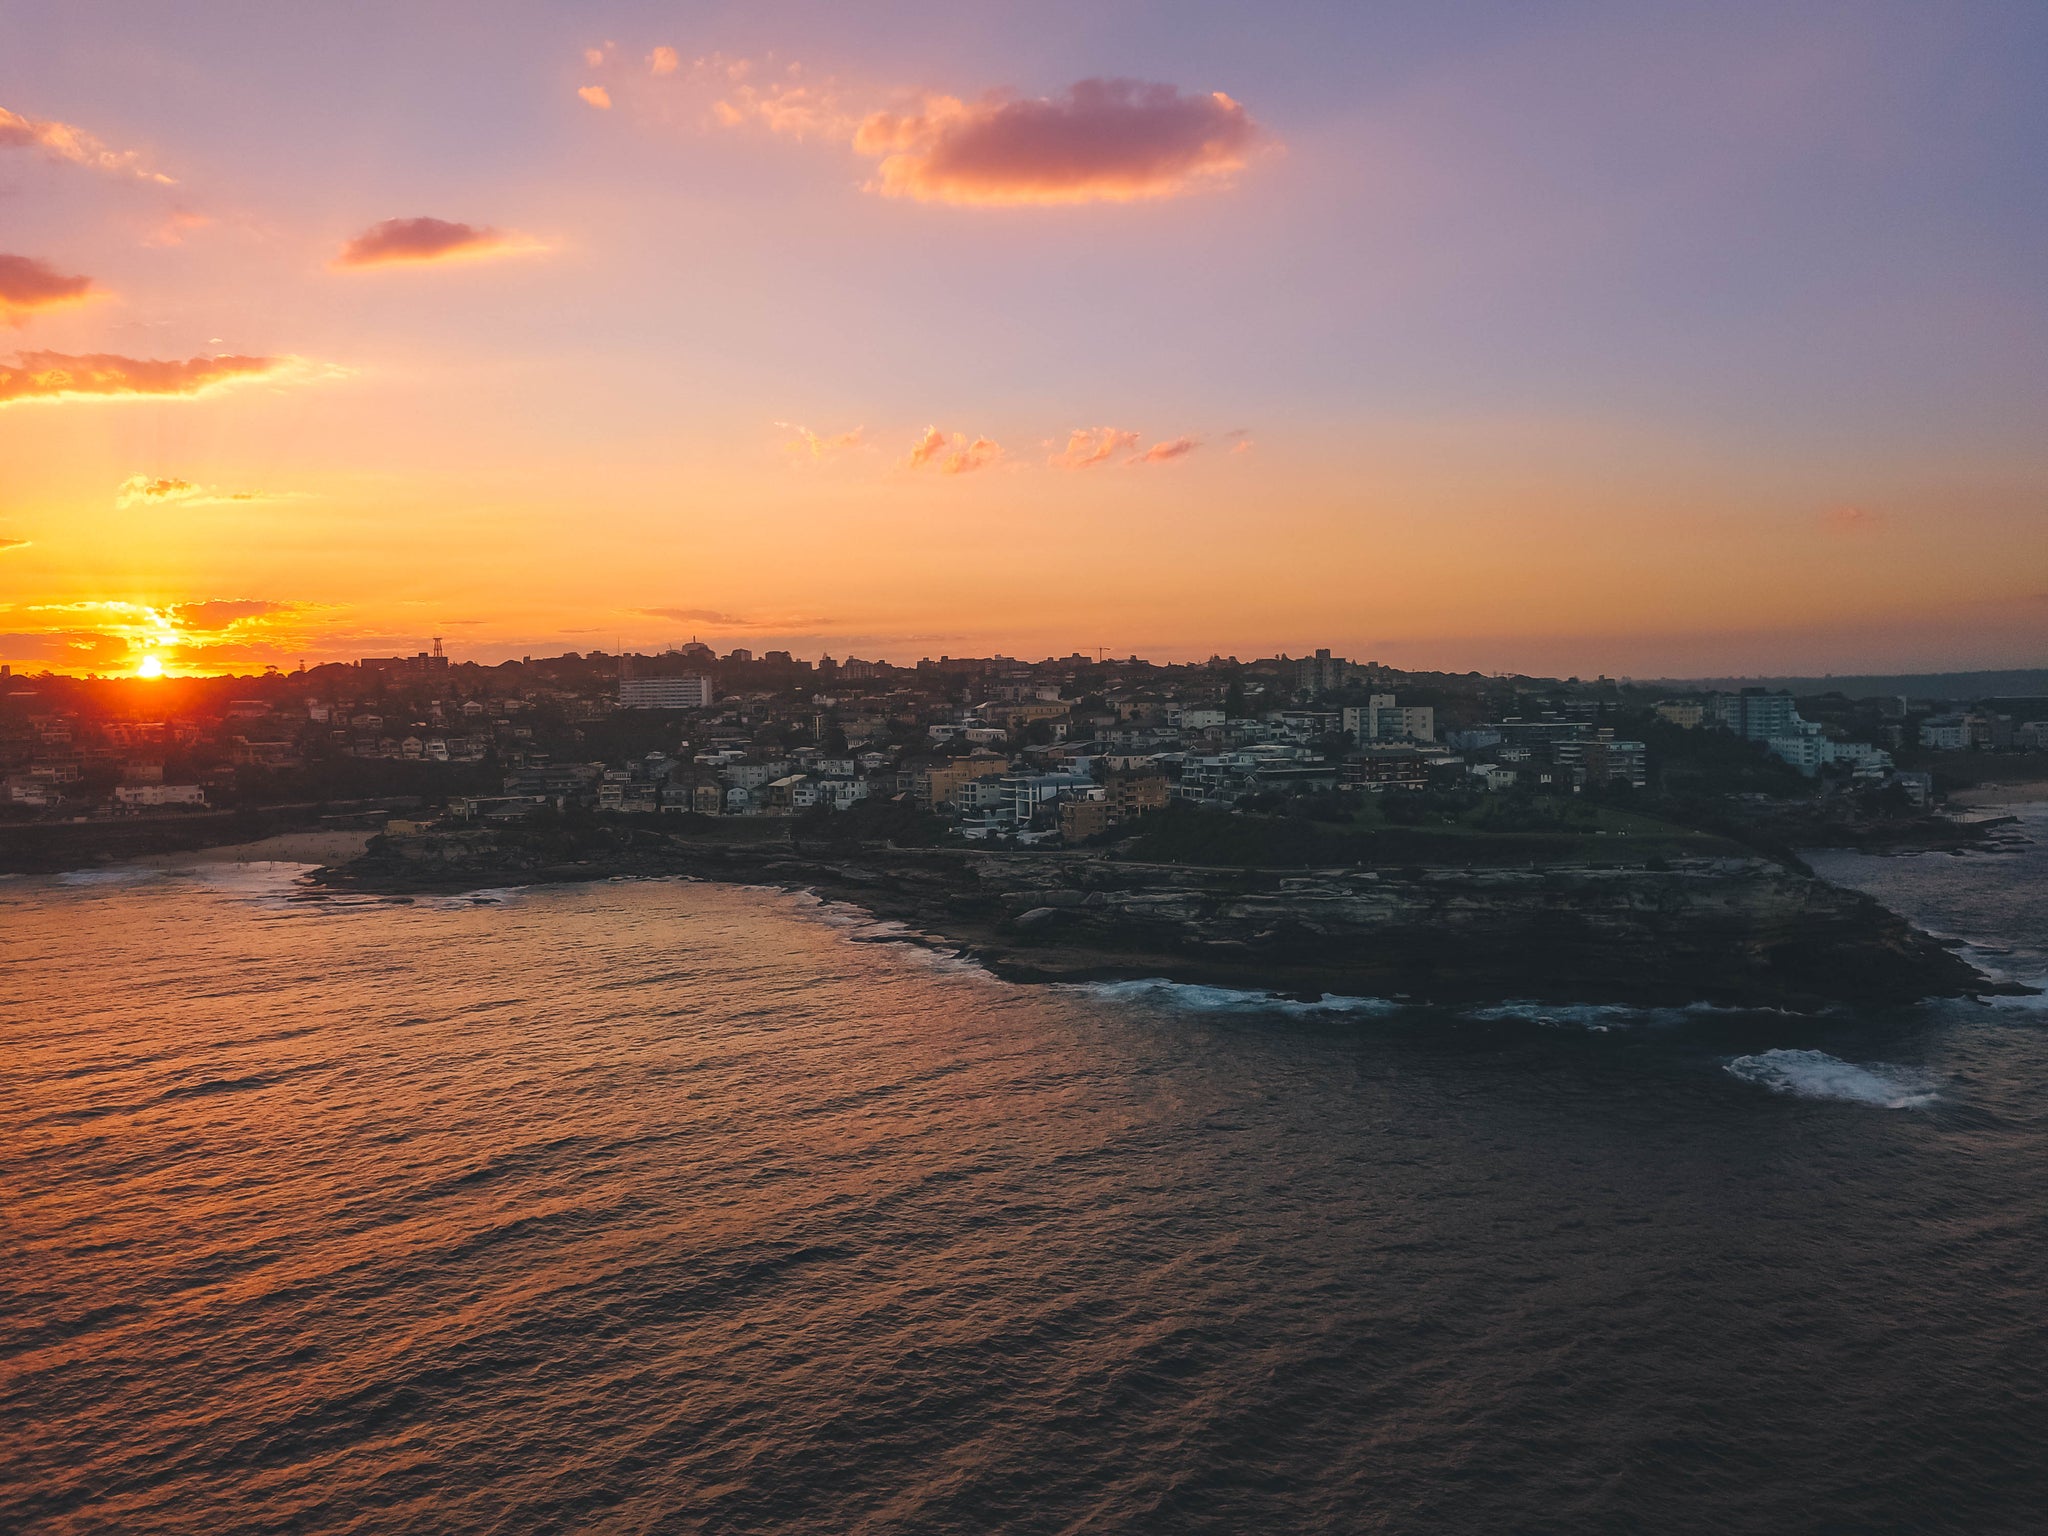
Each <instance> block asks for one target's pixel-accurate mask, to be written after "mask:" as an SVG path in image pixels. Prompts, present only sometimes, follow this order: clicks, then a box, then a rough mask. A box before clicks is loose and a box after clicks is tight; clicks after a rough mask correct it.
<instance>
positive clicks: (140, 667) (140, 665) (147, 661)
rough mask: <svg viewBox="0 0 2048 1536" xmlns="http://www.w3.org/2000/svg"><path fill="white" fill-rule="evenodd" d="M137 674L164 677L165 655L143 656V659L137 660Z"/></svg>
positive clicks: (138, 675) (139, 675)
mask: <svg viewBox="0 0 2048 1536" xmlns="http://www.w3.org/2000/svg"><path fill="white" fill-rule="evenodd" d="M135 675H136V676H137V677H162V676H163V675H164V659H163V657H161V656H145V657H143V658H142V660H141V661H139V662H137V663H136V665H135Z"/></svg>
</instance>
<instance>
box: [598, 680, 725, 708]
mask: <svg viewBox="0 0 2048 1536" xmlns="http://www.w3.org/2000/svg"><path fill="white" fill-rule="evenodd" d="M710 707H711V679H710V678H708V677H701V676H692V677H628V678H621V679H620V681H619V708H621V709H709V708H710Z"/></svg>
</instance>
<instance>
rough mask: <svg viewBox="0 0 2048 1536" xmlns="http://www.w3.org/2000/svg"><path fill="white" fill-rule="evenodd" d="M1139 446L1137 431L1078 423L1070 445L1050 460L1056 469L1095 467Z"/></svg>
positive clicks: (1068, 443) (1069, 435)
mask: <svg viewBox="0 0 2048 1536" xmlns="http://www.w3.org/2000/svg"><path fill="white" fill-rule="evenodd" d="M1137 446H1138V434H1137V433H1135V432H1126V431H1123V430H1122V429H1121V428H1118V427H1076V428H1074V430H1073V431H1072V432H1070V433H1068V434H1067V446H1066V447H1065V448H1063V449H1061V450H1060V451H1059V452H1058V453H1056V454H1054V455H1053V456H1052V458H1051V459H1050V460H1049V461H1048V462H1050V463H1051V464H1052V466H1053V468H1055V469H1093V468H1095V467H1096V466H1097V465H1098V464H1107V463H1108V462H1109V461H1110V460H1111V459H1113V458H1115V457H1116V456H1117V455H1118V454H1120V453H1128V452H1129V451H1130V450H1131V449H1133V448H1135V447H1137Z"/></svg>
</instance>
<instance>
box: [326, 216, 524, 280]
mask: <svg viewBox="0 0 2048 1536" xmlns="http://www.w3.org/2000/svg"><path fill="white" fill-rule="evenodd" d="M539 249H541V246H540V244H539V242H537V241H534V240H531V239H529V238H528V237H526V236H525V235H519V234H514V233H512V232H511V231H509V230H502V229H488V228H479V227H478V226H476V225H474V224H457V223H453V222H451V221H450V220H447V219H430V218H426V217H421V218H416V219H386V220H385V221H384V222H383V223H381V224H372V225H371V226H370V227H369V228H368V229H366V230H364V231H363V232H362V233H361V234H360V235H357V236H356V237H355V239H353V240H351V241H349V243H348V244H347V245H344V246H343V247H342V248H341V253H340V254H339V255H337V256H336V257H335V258H334V260H333V261H331V262H330V263H328V265H329V266H332V267H335V268H337V269H344V270H345V269H349V268H355V267H384V266H392V265H396V264H400V263H419V262H431V261H461V260H469V259H473V258H475V257H479V256H510V255H515V254H519V253H522V252H528V251H537V250H539Z"/></svg>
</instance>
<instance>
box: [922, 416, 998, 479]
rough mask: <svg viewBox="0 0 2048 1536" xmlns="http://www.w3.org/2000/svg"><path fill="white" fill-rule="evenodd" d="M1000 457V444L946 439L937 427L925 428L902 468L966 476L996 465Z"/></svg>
mask: <svg viewBox="0 0 2048 1536" xmlns="http://www.w3.org/2000/svg"><path fill="white" fill-rule="evenodd" d="M1002 456H1003V448H1002V444H1000V443H997V442H995V441H993V440H991V439H989V438H986V437H977V438H972V439H970V438H968V437H967V436H966V435H965V434H964V433H960V432H955V433H953V434H952V435H951V436H950V437H949V436H947V434H945V433H944V432H941V431H940V430H939V429H938V428H937V427H926V428H925V429H924V436H923V437H921V438H919V439H918V440H917V446H916V447H915V448H913V449H911V450H910V457H909V458H907V459H905V460H904V461H903V467H904V468H905V469H925V468H929V467H931V466H933V465H936V466H937V467H938V471H939V473H940V474H942V475H969V474H972V473H974V471H975V470H977V469H985V468H986V467H987V466H989V465H991V464H994V463H996V462H997V461H998V460H999V459H1001V458H1002Z"/></svg>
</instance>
